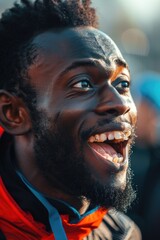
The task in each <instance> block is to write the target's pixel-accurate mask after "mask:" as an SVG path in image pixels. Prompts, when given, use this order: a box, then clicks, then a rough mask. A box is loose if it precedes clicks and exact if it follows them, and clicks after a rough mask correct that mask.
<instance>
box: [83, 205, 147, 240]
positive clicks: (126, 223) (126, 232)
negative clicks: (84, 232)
mask: <svg viewBox="0 0 160 240" xmlns="http://www.w3.org/2000/svg"><path fill="white" fill-rule="evenodd" d="M95 239H96V240H98V239H99V240H100V239H103V240H113V239H114V240H135V239H136V240H141V239H142V237H141V232H140V230H139V228H138V226H137V225H136V224H135V223H134V222H133V221H132V220H131V219H130V218H129V217H128V216H127V215H125V214H124V213H122V212H119V211H115V210H110V211H109V212H108V213H107V214H106V215H105V216H104V218H103V221H102V222H101V224H100V225H99V227H98V228H97V229H95V230H93V232H92V233H91V234H90V235H89V236H88V237H87V238H86V239H85V240H95Z"/></svg>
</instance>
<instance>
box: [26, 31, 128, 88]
mask: <svg viewBox="0 0 160 240" xmlns="http://www.w3.org/2000/svg"><path fill="white" fill-rule="evenodd" d="M32 44H33V46H35V48H36V51H37V57H36V58H35V60H34V63H33V64H31V66H30V67H29V69H28V75H29V76H30V79H31V82H30V83H31V85H32V84H33V85H36V87H38V88H39V87H40V88H42V89H43V87H42V85H46V81H47V80H48V82H47V83H49V84H51V82H52V83H53V84H54V82H56V79H59V78H60V76H61V75H62V73H64V72H65V73H66V72H67V71H68V69H70V68H71V67H73V66H74V67H75V66H76V67H78V66H80V67H81V66H82V65H84V63H86V62H94V63H95V62H96V63H97V62H98V64H96V66H99V67H100V68H101V67H102V68H103V69H111V71H115V69H114V68H115V62H116V61H117V63H118V61H119V63H120V65H121V64H122V63H123V64H122V65H123V66H124V65H125V61H124V60H123V57H122V55H121V53H120V51H119V49H118V48H117V46H116V45H115V43H114V42H113V41H112V40H111V39H110V38H109V37H108V36H107V35H106V34H104V33H102V32H101V31H99V30H97V29H94V28H91V27H83V28H82V27H81V28H80V27H79V28H69V29H64V30H61V31H58V30H57V31H56V32H55V31H48V32H44V33H41V34H39V35H37V36H36V37H35V38H34V39H33V41H32ZM61 80H62V79H61Z"/></svg>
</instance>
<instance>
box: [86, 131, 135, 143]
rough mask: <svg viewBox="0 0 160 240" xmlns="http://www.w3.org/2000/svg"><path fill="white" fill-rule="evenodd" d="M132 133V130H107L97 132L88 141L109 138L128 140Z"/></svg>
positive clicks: (101, 140)
mask: <svg viewBox="0 0 160 240" xmlns="http://www.w3.org/2000/svg"><path fill="white" fill-rule="evenodd" d="M130 135H131V130H128V131H126V132H121V131H112V132H106V133H101V134H96V135H94V136H91V137H90V138H89V140H88V142H91V143H93V142H105V141H106V140H107V139H108V140H109V141H112V140H114V139H115V140H122V141H124V140H128V138H129V136H130Z"/></svg>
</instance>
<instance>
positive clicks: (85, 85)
mask: <svg viewBox="0 0 160 240" xmlns="http://www.w3.org/2000/svg"><path fill="white" fill-rule="evenodd" d="M72 87H73V88H78V89H81V90H84V91H89V90H91V89H92V88H93V87H92V85H91V83H90V81H89V80H88V79H83V80H80V81H79V82H77V83H75V84H74V85H73V86H72Z"/></svg>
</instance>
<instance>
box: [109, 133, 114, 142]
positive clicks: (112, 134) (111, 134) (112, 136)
mask: <svg viewBox="0 0 160 240" xmlns="http://www.w3.org/2000/svg"><path fill="white" fill-rule="evenodd" d="M113 139H114V132H113V133H109V134H108V140H113Z"/></svg>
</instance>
